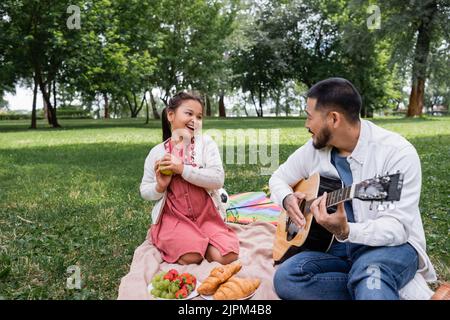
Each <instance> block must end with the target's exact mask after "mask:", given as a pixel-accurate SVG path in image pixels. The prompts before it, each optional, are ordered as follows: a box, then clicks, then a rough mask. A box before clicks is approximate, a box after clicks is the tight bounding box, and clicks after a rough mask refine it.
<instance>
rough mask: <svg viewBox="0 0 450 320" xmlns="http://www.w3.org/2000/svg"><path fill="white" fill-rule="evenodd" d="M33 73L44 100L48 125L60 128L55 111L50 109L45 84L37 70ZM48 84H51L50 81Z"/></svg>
mask: <svg viewBox="0 0 450 320" xmlns="http://www.w3.org/2000/svg"><path fill="white" fill-rule="evenodd" d="M35 73H36V77H37V81H38V84H39V89H40V90H41V93H42V97H43V98H44V101H45V102H46V103H47V110H48V119H49V124H50V125H51V126H53V128H60V127H61V126H60V125H59V124H58V119H57V118H56V109H55V108H54V107H52V104H51V102H50V95H49V92H47V89H46V86H45V83H44V81H43V79H42V74H41V73H40V70H39V69H37V70H36V71H35ZM49 83H51V81H50V82H49Z"/></svg>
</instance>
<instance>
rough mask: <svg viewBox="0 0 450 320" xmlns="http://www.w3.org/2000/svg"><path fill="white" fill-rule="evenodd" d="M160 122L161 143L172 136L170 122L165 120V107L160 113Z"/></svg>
mask: <svg viewBox="0 0 450 320" xmlns="http://www.w3.org/2000/svg"><path fill="white" fill-rule="evenodd" d="M161 121H162V136H163V141H166V140H167V139H169V138H170V137H171V136H172V130H171V129H170V122H169V120H167V107H165V108H164V109H163V111H162V115H161Z"/></svg>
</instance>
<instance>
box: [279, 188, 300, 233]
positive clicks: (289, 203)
mask: <svg viewBox="0 0 450 320" xmlns="http://www.w3.org/2000/svg"><path fill="white" fill-rule="evenodd" d="M305 197H306V195H305V194H304V193H301V192H294V193H292V194H290V195H288V196H286V198H284V200H283V206H284V208H285V209H286V213H287V215H288V216H289V217H290V218H291V219H292V221H293V222H294V223H295V224H296V225H297V226H298V227H299V228H301V229H303V228H304V227H305V224H306V220H305V217H304V216H303V213H302V212H301V210H300V203H301V202H302V201H303V200H304V199H305Z"/></svg>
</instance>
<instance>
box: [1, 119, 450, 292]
mask: <svg viewBox="0 0 450 320" xmlns="http://www.w3.org/2000/svg"><path fill="white" fill-rule="evenodd" d="M60 122H61V124H62V125H63V127H64V128H63V129H59V130H54V129H50V128H48V127H46V126H45V124H44V123H43V122H40V123H38V125H39V127H42V128H41V129H39V130H37V131H29V130H27V127H28V125H29V123H28V121H0V299H1V298H5V299H115V298H116V297H117V290H118V286H119V283H120V279H121V277H123V276H124V275H125V274H126V273H127V272H128V270H129V266H130V263H131V260H132V257H133V252H134V250H135V248H136V247H137V246H138V245H140V244H141V243H142V241H143V240H144V238H145V235H146V232H147V229H148V226H149V223H150V219H149V212H150V210H151V207H152V203H150V202H145V201H143V200H142V199H141V198H140V195H139V184H140V181H141V178H142V173H143V164H144V159H145V157H146V155H147V153H148V151H149V150H150V149H151V148H152V147H153V146H154V145H155V144H157V143H159V142H160V140H161V132H160V131H161V130H160V124H159V122H155V121H153V122H151V123H150V124H148V125H144V124H143V122H144V121H143V120H142V119H138V120H136V119H127V120H108V121H105V120H61V121H60ZM375 122H376V123H378V124H379V125H381V126H382V127H384V128H386V129H389V130H393V131H396V132H399V133H400V134H402V135H403V136H405V137H406V138H407V139H408V140H409V141H411V142H412V143H413V144H414V145H415V146H416V148H417V150H418V152H419V155H420V158H421V160H422V171H423V186H422V199H421V203H420V207H421V210H422V218H423V222H424V225H425V231H426V235H427V245H428V251H429V253H430V255H431V258H432V261H433V263H434V265H435V267H436V268H437V270H438V272H439V278H440V280H441V281H443V280H446V281H448V280H450V271H449V269H448V266H449V263H450V259H449V249H450V244H449V231H450V229H449V208H450V206H449V200H450V193H449V183H448V181H449V180H450V173H449V172H450V118H448V117H444V118H433V119H415V120H405V119H394V118H393V119H380V120H375ZM303 125H304V121H303V120H300V119H294V118H290V119H274V118H272V119H263V120H261V119H239V120H237V119H227V120H216V119H207V120H206V121H205V129H219V130H220V132H222V133H224V132H225V130H226V129H251V128H255V129H256V128H259V129H276V128H279V129H280V132H279V133H280V163H281V162H283V161H285V160H286V158H287V157H288V156H289V155H290V154H291V153H292V152H293V151H294V150H295V149H296V148H297V147H298V146H300V145H301V144H303V143H304V142H305V141H306V140H307V139H308V138H309V134H308V133H307V132H306V130H305V129H304V128H303ZM225 171H226V180H225V187H226V189H227V191H228V192H229V193H237V192H243V191H251V190H262V189H263V188H264V187H265V186H266V185H267V182H268V179H269V176H264V175H263V176H261V175H260V174H259V172H260V165H254V164H246V165H237V164H229V165H226V166H225ZM71 265H78V266H79V267H80V269H81V275H82V279H83V286H82V289H81V290H69V289H67V288H66V278H67V277H68V276H69V274H68V273H67V268H68V267H69V266H71Z"/></svg>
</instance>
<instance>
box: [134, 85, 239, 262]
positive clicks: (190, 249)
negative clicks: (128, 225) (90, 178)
mask: <svg viewBox="0 0 450 320" xmlns="http://www.w3.org/2000/svg"><path fill="white" fill-rule="evenodd" d="M203 108H204V105H203V101H202V99H201V98H200V97H198V96H197V95H195V94H193V93H185V92H181V93H178V94H176V95H175V96H174V97H173V98H172V99H170V101H169V104H168V106H167V107H166V108H165V109H164V111H163V114H162V129H163V142H162V143H160V144H159V145H157V146H155V147H154V148H153V149H152V150H150V153H149V155H148V156H147V159H146V160H145V165H144V176H143V178H142V183H141V187H140V191H141V196H142V198H144V199H145V200H158V202H157V203H156V204H155V206H154V208H153V210H152V226H151V228H150V233H151V239H152V243H153V244H154V245H155V246H156V247H157V248H158V249H159V250H160V252H161V255H162V257H163V259H164V260H165V261H167V262H168V263H175V262H178V263H180V264H192V263H196V264H199V263H200V262H201V261H202V260H203V259H204V258H206V259H207V260H208V261H209V262H211V261H218V262H219V263H221V264H228V263H231V262H232V261H234V260H236V259H237V258H238V254H239V240H238V238H237V236H236V234H235V233H234V231H233V230H231V229H230V228H229V227H228V226H227V225H226V224H225V222H224V220H225V216H226V215H225V209H224V208H223V205H222V204H221V201H220V196H219V192H218V189H220V188H222V186H223V183H224V170H223V167H222V161H221V159H220V154H219V149H218V147H217V145H216V143H215V142H214V140H212V138H211V137H209V136H206V135H204V136H203V135H201V134H200V132H199V130H200V128H201V125H202V117H203ZM175 133H177V134H176V137H174V136H175ZM180 133H181V134H180ZM172 135H173V136H172ZM179 141H182V144H181V143H178V142H179ZM161 171H162V172H161Z"/></svg>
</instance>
